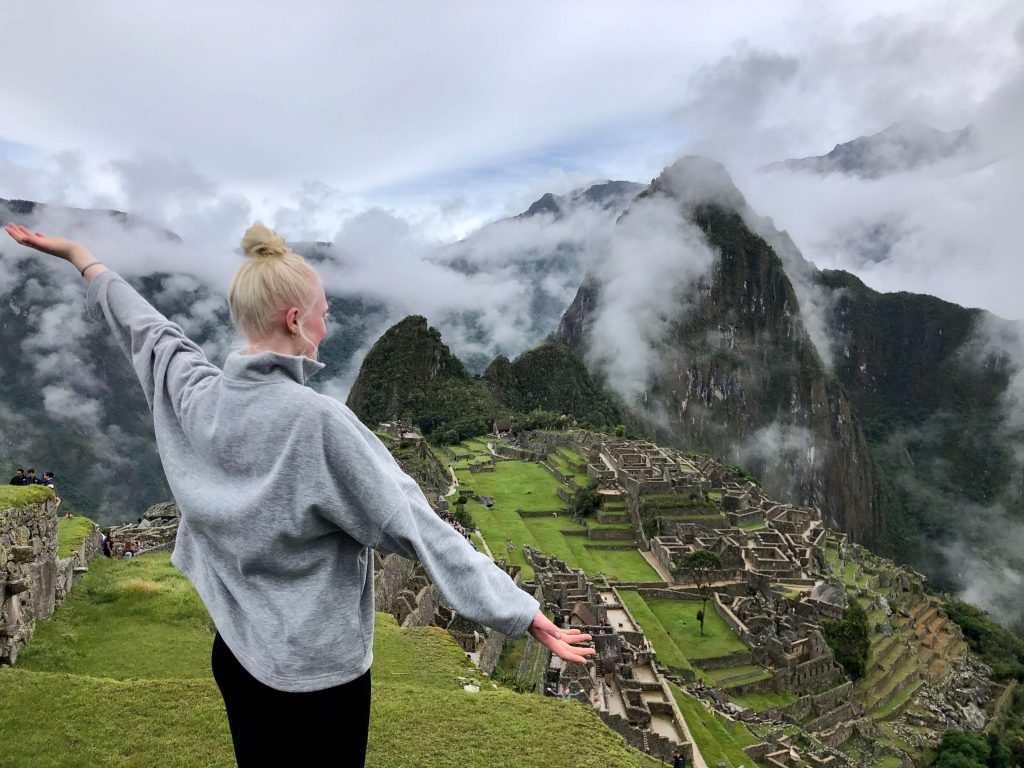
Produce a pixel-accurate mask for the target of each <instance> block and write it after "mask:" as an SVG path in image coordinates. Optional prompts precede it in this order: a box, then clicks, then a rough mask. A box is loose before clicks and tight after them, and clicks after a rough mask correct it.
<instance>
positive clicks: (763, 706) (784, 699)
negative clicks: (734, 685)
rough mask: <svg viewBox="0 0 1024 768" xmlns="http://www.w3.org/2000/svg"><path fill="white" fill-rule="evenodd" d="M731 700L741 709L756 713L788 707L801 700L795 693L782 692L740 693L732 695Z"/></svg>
mask: <svg viewBox="0 0 1024 768" xmlns="http://www.w3.org/2000/svg"><path fill="white" fill-rule="evenodd" d="M729 698H730V699H731V700H732V701H734V702H735V703H737V704H739V705H740V706H741V707H748V708H750V709H752V710H754V711H755V712H764V711H765V710H767V709H775V708H776V707H788V706H789V705H790V704H795V703H796V702H797V700H798V699H799V698H800V697H799V696H797V695H796V694H795V693H790V692H789V691H781V692H778V693H738V694H730V695H729Z"/></svg>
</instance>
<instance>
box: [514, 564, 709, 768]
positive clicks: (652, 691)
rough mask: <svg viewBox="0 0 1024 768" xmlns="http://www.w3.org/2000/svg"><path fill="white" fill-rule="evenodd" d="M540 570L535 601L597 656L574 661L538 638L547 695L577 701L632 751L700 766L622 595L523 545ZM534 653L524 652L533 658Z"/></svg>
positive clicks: (537, 650)
mask: <svg viewBox="0 0 1024 768" xmlns="http://www.w3.org/2000/svg"><path fill="white" fill-rule="evenodd" d="M523 553H524V555H525V557H526V559H527V562H528V563H529V564H530V565H531V567H532V568H533V569H534V584H535V596H536V597H537V599H538V600H539V601H540V603H541V605H542V606H544V608H545V609H547V610H549V611H551V612H553V614H554V616H555V623H557V624H559V625H560V626H563V627H566V628H576V629H579V630H580V631H582V632H585V633H589V634H591V635H593V637H594V648H595V649H596V650H597V654H596V656H595V657H594V663H593V664H592V665H589V666H584V665H581V664H570V663H566V662H564V661H562V659H560V658H558V657H557V656H554V655H552V654H551V653H550V652H548V651H547V650H546V649H544V648H543V646H541V645H540V644H539V643H536V641H534V640H533V639H532V638H530V639H529V641H528V644H532V645H533V646H534V647H533V649H532V652H533V654H538V653H539V654H540V655H541V656H542V657H543V658H544V659H546V665H545V670H544V675H543V682H542V687H543V691H542V692H543V693H545V694H547V695H551V696H560V697H562V698H572V699H576V700H578V701H580V702H582V703H584V704H588V705H589V706H591V707H593V709H594V711H595V712H596V713H597V714H598V716H599V717H600V718H601V719H602V720H603V721H604V722H605V723H606V724H607V725H608V726H609V727H610V728H611V729H612V730H614V731H615V732H616V733H618V734H620V735H621V736H623V737H624V738H625V739H626V741H627V742H629V743H630V744H631V745H632V746H634V747H636V748H637V749H640V750H642V751H644V752H646V753H648V754H650V755H653V756H654V757H656V758H658V759H660V760H669V759H671V756H672V751H673V750H675V749H678V750H679V751H680V752H681V753H682V754H683V755H685V757H686V760H687V764H689V765H692V764H693V744H692V742H691V741H690V738H689V731H688V730H687V728H686V722H685V720H684V719H683V715H682V713H681V712H680V710H679V706H678V704H677V703H676V701H675V698H674V697H673V695H672V692H671V690H670V688H669V686H668V681H667V680H666V678H665V676H664V674H663V673H662V670H661V668H660V667H659V666H658V664H657V660H656V657H655V655H654V651H653V650H652V649H651V648H650V645H649V644H648V643H647V642H646V639H645V638H644V634H643V631H642V630H641V629H640V628H639V626H638V625H637V624H636V623H635V622H634V621H633V618H632V616H631V615H630V613H629V611H628V609H627V608H626V607H625V606H624V605H623V604H622V602H621V600H620V599H619V595H618V592H617V591H616V590H615V589H614V588H612V587H609V586H607V585H603V586H602V585H598V584H596V583H595V582H593V581H591V580H590V579H588V578H587V577H586V576H585V575H584V574H583V572H582V571H576V570H573V569H571V568H569V567H568V566H567V565H566V564H565V563H563V562H562V561H561V560H559V559H558V558H556V557H545V556H544V555H541V554H540V553H539V552H537V551H536V550H534V549H533V548H531V547H524V548H523ZM530 655H531V654H530V652H529V649H528V652H527V653H526V654H524V656H525V657H527V658H528V657H529V656H530Z"/></svg>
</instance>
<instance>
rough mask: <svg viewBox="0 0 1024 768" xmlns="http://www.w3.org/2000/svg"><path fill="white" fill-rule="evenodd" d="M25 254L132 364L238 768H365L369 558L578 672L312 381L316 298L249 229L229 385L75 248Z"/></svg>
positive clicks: (516, 596)
mask: <svg viewBox="0 0 1024 768" xmlns="http://www.w3.org/2000/svg"><path fill="white" fill-rule="evenodd" d="M7 232H8V233H9V234H10V235H11V237H13V238H14V239H15V240H16V241H17V242H19V243H21V244H22V245H25V246H28V247H30V248H35V249H36V250H39V251H42V252H43V253H48V254H51V255H53V256H57V257H59V258H62V259H64V260H66V261H69V262H70V263H71V264H72V265H74V267H75V268H76V269H78V270H79V272H80V273H81V274H82V275H83V277H84V278H85V279H86V280H87V281H88V283H89V288H88V294H87V302H86V303H87V307H88V311H89V313H90V315H91V316H92V317H93V318H95V319H100V318H104V319H105V320H106V321H107V323H108V325H109V326H110V330H111V332H112V333H113V335H114V338H115V339H116V341H117V343H118V344H119V345H120V347H121V349H122V350H123V351H124V352H125V354H126V355H127V356H128V358H129V360H130V361H131V363H132V366H133V367H134V369H135V372H136V374H137V375H138V378H139V381H140V383H141V384H142V388H143V391H144V393H145V395H146V399H147V401H148V402H149V405H150V408H151V409H152V412H153V420H154V428H155V433H156V440H157V448H158V449H159V452H160V459H161V462H162V463H163V467H164V472H165V474H166V476H167V482H168V484H169V485H170V487H171V491H172V492H173V494H174V497H175V500H176V501H177V503H178V506H179V508H180V509H181V522H180V525H179V527H178V534H177V540H176V542H175V548H174V554H173V556H172V558H171V560H172V562H173V563H174V565H175V566H176V567H177V568H179V569H180V570H181V571H182V572H183V573H184V574H185V575H186V576H187V577H188V578H189V580H190V581H191V582H192V583H193V584H194V585H195V587H196V590H197V591H198V592H199V595H200V597H202V599H203V602H204V603H205V604H206V607H207V609H208V610H209V611H210V615H211V617H212V618H213V620H214V623H215V624H216V627H217V635H216V637H215V638H214V645H213V651H212V657H211V665H212V667H213V674H214V677H215V679H216V681H217V685H218V687H219V688H220V691H221V694H222V695H223V697H224V704H225V707H226V709H227V715H228V723H229V725H230V728H231V736H232V740H233V742H234V748H235V756H236V758H237V760H238V763H239V765H243V766H244V765H261V764H264V763H266V762H268V759H269V757H270V756H271V755H278V754H281V755H286V756H287V758H288V760H289V763H295V764H299V761H300V760H301V761H303V762H305V760H304V758H306V759H309V760H313V759H314V758H316V759H317V761H318V762H322V755H323V753H324V752H323V750H324V740H325V739H328V738H329V739H330V743H331V746H332V748H333V749H335V750H336V749H337V748H339V747H340V748H341V749H342V750H343V752H344V757H343V759H342V760H341V761H340V763H341V764H343V765H358V766H361V765H363V759H364V755H365V751H366V735H367V727H368V723H369V707H370V671H369V670H370V663H371V661H372V645H373V553H372V551H371V550H372V549H383V550H388V551H391V552H398V553H399V554H402V555H404V556H407V557H415V558H417V559H419V560H420V561H421V562H422V563H423V566H424V567H425V568H426V570H427V573H428V574H429V575H430V577H431V579H432V580H433V582H434V584H436V585H437V587H438V589H439V590H440V591H441V594H442V595H444V597H445V599H446V600H447V601H448V602H449V603H450V604H451V605H452V607H453V608H454V609H455V610H456V611H458V612H459V613H461V614H462V615H464V616H466V617H467V618H469V619H472V620H474V621H477V622H480V623H481V624H485V625H487V626H489V627H493V628H495V629H498V630H499V631H501V632H503V633H505V634H507V635H510V636H513V637H514V636H519V635H522V634H523V633H524V632H527V631H529V633H530V634H531V635H532V636H533V637H534V638H536V639H537V640H538V641H539V642H541V643H543V644H544V645H545V646H547V647H548V648H549V649H551V651H552V652H554V653H556V654H557V655H558V656H560V657H561V658H563V659H566V660H568V661H575V662H581V663H583V662H586V657H587V656H589V655H592V654H593V653H594V651H593V649H592V648H575V647H573V644H577V643H585V642H587V641H589V640H590V636H589V635H585V634H580V633H579V631H578V630H562V629H559V628H557V627H555V625H554V624H552V623H551V622H550V621H548V619H547V618H546V617H545V616H544V614H543V613H541V611H540V610H539V606H538V604H537V601H536V600H534V598H533V597H532V596H530V595H529V594H527V593H526V592H524V591H522V590H520V589H519V588H518V587H516V586H515V584H514V583H513V582H512V580H511V579H510V578H509V577H508V576H507V575H506V574H505V573H504V571H502V570H501V569H500V568H498V567H497V566H495V565H494V564H493V563H492V562H491V561H490V560H489V559H488V558H487V557H486V556H484V555H482V554H480V553H478V552H476V551H475V550H474V548H473V547H472V546H471V545H470V544H469V543H467V542H466V541H465V540H464V539H463V538H462V537H461V536H460V535H459V534H458V533H457V532H456V531H455V530H454V529H453V528H452V527H451V526H449V525H447V524H446V523H445V522H444V521H443V520H441V518H440V517H438V516H437V515H436V514H435V513H434V512H433V510H432V509H431V508H430V506H429V504H428V503H427V500H426V498H425V497H424V496H423V493H422V492H421V491H420V489H419V486H417V485H416V482H415V481H414V480H412V478H410V477H409V476H408V475H406V474H405V473H404V472H402V470H401V469H400V468H399V467H398V465H397V464H396V463H395V460H394V458H393V457H392V456H391V454H390V453H389V452H388V450H387V449H386V448H385V447H384V445H383V444H382V443H381V442H380V440H378V439H377V437H376V436H375V435H374V434H373V433H372V432H371V431H370V430H368V429H367V428H366V427H365V426H363V424H361V423H360V422H359V420H358V419H357V418H356V417H355V415H354V414H353V413H352V412H351V411H350V410H349V409H348V408H347V407H345V405H344V404H342V403H341V402H339V401H337V400H334V399H332V398H329V397H326V396H324V395H320V394H317V393H316V392H314V391H313V390H312V389H310V388H309V387H306V386H305V383H306V380H307V379H308V378H309V377H310V376H312V375H313V374H315V373H316V372H317V371H319V370H320V369H321V368H323V365H322V364H321V363H319V362H317V348H318V345H319V343H320V341H321V340H322V339H323V337H324V335H325V334H326V332H327V329H326V325H325V319H326V315H327V298H326V295H325V294H324V288H323V284H322V283H321V281H320V278H319V276H318V275H317V274H316V272H315V271H314V269H313V268H312V267H311V266H310V265H309V264H308V263H306V261H305V260H304V259H303V258H302V257H301V256H299V255H298V254H295V253H294V252H292V251H290V250H289V249H288V248H287V246H286V245H285V242H284V240H282V239H281V238H280V237H278V236H277V235H276V234H274V233H273V232H271V231H270V230H269V229H267V228H266V227H264V226H263V225H262V224H259V223H257V224H255V225H253V226H252V227H250V228H249V230H248V231H247V232H246V233H245V237H244V238H243V239H242V250H243V252H244V254H245V256H246V257H247V258H246V261H245V262H244V263H243V264H242V266H241V267H240V268H239V269H238V272H237V273H236V274H235V277H234V280H233V282H232V284H231V290H230V292H229V295H228V304H229V307H230V310H231V317H232V320H233V322H234V323H235V325H236V327H237V329H238V331H239V333H240V334H241V336H242V337H244V339H245V342H246V348H245V350H244V351H241V352H238V351H236V352H232V353H231V354H229V355H228V357H227V360H226V361H225V364H224V369H223V370H221V369H219V368H217V367H216V366H215V365H213V364H212V363H210V362H209V361H208V360H207V359H206V357H205V355H204V354H203V351H202V350H201V349H200V347H199V346H198V345H197V344H196V343H195V342H193V341H192V340H191V339H189V338H187V337H186V336H185V334H184V332H183V331H182V329H181V328H180V327H179V326H178V325H176V324H175V323H172V322H170V321H168V320H167V319H166V318H165V317H163V316H162V315H161V314H160V313H159V312H157V311H156V310H155V309H154V308H153V307H152V306H151V305H150V304H149V303H148V302H147V301H146V300H145V299H143V298H142V297H141V296H140V295H139V294H138V293H137V292H136V291H135V290H134V289H133V288H132V287H131V286H130V285H129V284H128V283H127V282H126V281H125V280H124V279H122V278H121V277H120V276H118V275H117V274H116V273H114V272H112V271H110V270H108V269H107V267H106V266H104V265H103V264H102V263H100V262H99V261H97V260H96V259H95V258H94V257H93V256H92V254H91V253H89V251H88V250H87V249H86V248H85V247H84V246H82V245H80V244H79V243H75V242H71V241H69V240H67V239H65V238H61V237H46V236H45V235H43V234H42V233H41V232H31V231H29V230H28V229H26V228H25V227H21V226H18V225H15V224H9V225H8V226H7Z"/></svg>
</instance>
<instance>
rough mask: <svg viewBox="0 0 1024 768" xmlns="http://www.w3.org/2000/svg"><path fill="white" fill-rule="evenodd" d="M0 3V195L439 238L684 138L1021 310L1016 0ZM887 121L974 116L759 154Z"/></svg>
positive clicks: (205, 219)
mask: <svg viewBox="0 0 1024 768" xmlns="http://www.w3.org/2000/svg"><path fill="white" fill-rule="evenodd" d="M0 8H2V9H3V17H4V22H5V23H4V24H2V25H0V50H2V51H3V73H4V74H3V77H2V78H0V97H2V100H3V105H4V106H3V108H2V110H0V196H2V197H22V198H29V199H35V200H42V201H49V202H64V203H70V204H75V205H81V206H94V205H102V206H113V207H118V208H122V209H127V210H131V211H134V212H137V213H140V214H142V215H145V216H149V217H150V218H153V219H155V220H157V221H160V222H161V223H164V224H166V225H169V226H173V227H175V228H176V230H177V231H179V232H181V233H182V234H183V235H184V236H186V237H191V238H196V239H202V240H204V241H205V242H207V243H209V244H212V245H217V246H221V245H227V244H234V243H237V241H238V239H239V237H240V234H241V232H242V230H243V229H244V227H245V225H246V224H247V223H249V222H250V221H251V220H252V219H253V218H255V217H256V216H260V217H263V218H264V219H265V220H267V221H268V223H271V224H272V225H273V226H276V227H277V228H278V229H280V230H281V231H282V234H284V235H285V236H286V237H288V238H294V239H312V238H317V239H333V238H334V237H335V236H336V234H337V233H338V232H339V231H340V230H342V228H343V227H344V223H345V221H346V220H348V219H350V218H351V217H352V216H353V215H355V214H357V213H359V212H360V211H364V210H366V209H367V208H371V207H374V206H380V207H383V208H385V209H388V210H389V211H391V212H392V213H393V214H394V215H395V216H397V217H398V218H401V219H404V220H406V221H407V222H408V223H409V224H410V226H412V227H413V228H414V229H415V230H416V231H417V232H418V233H419V235H418V236H419V237H421V238H422V239H423V240H426V241H433V240H450V239H452V238H455V237H459V236H462V235H464V234H466V233H468V232H470V231H472V230H473V229H475V228H476V227H478V226H479V225H480V224H482V223H484V222H486V221H489V220H493V219H494V218H497V217H500V216H504V215H508V214H509V213H515V212H518V211H520V210H522V209H524V208H525V207H526V205H528V204H529V202H530V201H531V200H532V199H535V198H536V197H538V196H539V195H540V194H541V193H542V192H544V191H554V192H564V191H567V190H568V189H571V188H573V187H575V186H579V185H580V184H583V183H585V182H587V181H590V180H594V179H598V178H625V179H632V180H637V181H644V182H646V181H649V180H650V179H651V178H652V177H653V176H655V175H657V174H658V173H659V172H660V170H661V168H663V167H664V166H666V165H668V164H669V163H670V162H672V160H674V159H675V158H676V157H678V156H680V155H682V154H684V153H693V152H699V153H702V154H707V155H710V156H712V157H715V158H716V159H718V160H721V161H722V162H723V163H725V165H726V166H727V168H728V169H729V171H730V172H731V173H732V174H733V177H734V178H735V179H736V181H737V184H738V185H739V186H740V188H741V189H742V190H743V192H744V193H745V194H746V195H747V196H748V198H749V199H750V202H751V203H752V205H753V206H754V208H755V209H756V210H757V211H758V212H759V213H762V214H765V215H769V216H772V217H773V218H774V219H775V223H776V225H777V226H778V227H779V228H782V229H788V230H789V231H790V232H791V234H793V236H794V239H795V240H796V242H797V244H798V245H799V246H800V247H801V249H802V250H803V251H804V253H805V255H806V256H807V257H808V258H810V259H812V260H813V261H815V262H816V263H818V264H819V265H821V266H838V267H845V268H850V269H853V270H854V271H856V272H858V274H860V275H861V276H862V277H864V278H865V279H866V280H867V281H868V282H869V284H871V285H873V286H875V287H878V288H880V289H884V290H896V289H903V290H917V291H926V292H931V293H935V294H937V295H940V296H943V297H944V298H949V299H952V300H955V301H959V302H961V303H966V304H972V305H976V306H985V307H987V308H989V309H992V310H994V311H996V312H998V313H1000V314H1002V315H1005V316H1011V317H1020V316H1024V311H1015V307H1016V305H1017V300H1016V293H1017V288H1016V286H1019V285H1020V284H1021V283H1022V282H1024V267H1021V266H1018V265H1017V262H1018V261H1021V260H1020V259H1019V247H1018V246H1017V245H1016V244H1015V242H1014V241H1019V240H1020V238H1019V236H1017V237H1013V236H1012V228H1011V227H1010V226H1009V224H1010V223H1012V224H1013V225H1014V226H1016V225H1017V222H1019V221H1020V214H1022V213H1024V210H1022V203H1021V201H1022V200H1024V185H1022V182H1021V176H1022V174H1020V173H1019V172H1018V171H1019V170H1020V167H1021V166H1020V154H1021V148H1022V147H1021V142H1022V137H1024V119H1022V116H1024V106H1022V102H1024V78H1022V75H1021V66H1022V62H1024V22H1022V18H1024V2H1021V0H1017V2H1004V3H1003V2H986V3H974V4H965V3H961V2H910V1H902V0H885V2H875V1H873V0H858V1H857V2H843V3H837V2H772V3H751V2H747V1H743V2H718V3H715V4H713V5H712V4H708V3H698V2H689V3H684V2H631V3H611V2H594V1H593V0H588V1H586V2H555V3H551V2H544V3H540V2H517V3H514V4H505V3H471V2H431V3H422V2H408V3H393V2H374V3H359V4H356V3H345V4H342V3H337V2H328V1H327V0H323V1H321V2H303V1H302V0H299V1H297V2H292V3H289V4H287V5H286V4H283V3H280V2H259V1H254V0H246V2H226V1H219V2H216V3H211V2H202V3H198V2H191V1H190V0H179V1H178V2H175V3H161V4H159V5H158V4H157V3H155V2H145V3H138V2H126V1H125V2H115V1H114V0H93V1H92V2H89V3H68V2H56V1H54V0H0ZM907 119H916V120H922V121H924V122H926V123H928V124H929V125H933V126H935V127H937V128H941V129H955V128H961V127H963V126H965V125H968V124H971V125H979V124H981V125H983V126H984V127H986V128H985V134H984V135H985V137H986V148H987V149H988V151H989V154H988V155H987V156H986V157H987V160H986V162H985V163H984V166H983V167H980V168H979V167H978V166H977V165H975V166H972V167H970V168H959V167H958V168H941V169H939V170H937V171H936V170H932V171H929V172H927V173H925V174H902V175H900V177H899V178H896V179H889V180H882V181H879V182H863V181H855V180H849V179H845V178H844V179H835V178H831V177H830V178H829V179H825V180H820V179H811V178H806V177H800V178H796V177H791V176H788V175H787V176H784V177H780V176H779V175H778V174H767V175H766V174H761V173H758V172H757V170H756V169H757V168H759V167H760V166H762V165H763V164H765V163H768V162H771V161H773V160H777V159H781V158H785V157H793V156H805V155H813V154H822V153H824V152H827V151H828V150H829V149H831V148H832V146H834V145H835V144H836V143H838V142H843V141H847V140H849V139H852V138H855V137H857V136H860V135H865V134H870V133H874V132H877V131H879V130H881V129H882V128H885V127H886V126H887V125H889V124H890V123H892V122H894V121H897V120H907ZM929 174H930V175H929ZM886 216H888V217H889V219H888V220H886V221H885V222H883V223H886V224H888V225H890V226H891V227H892V228H893V230H894V231H896V232H897V233H898V234H899V235H900V237H899V240H900V244H901V245H900V247H898V248H896V249H895V250H894V252H893V253H892V254H891V258H889V259H887V260H885V261H883V262H882V263H876V262H865V261H864V260H863V259H862V258H860V257H859V256H858V255H857V253H858V252H857V249H856V248H854V247H852V245H851V243H855V242H856V241H857V240H858V238H859V236H860V235H859V234H858V233H859V232H860V230H861V229H863V228H865V227H867V228H870V227H872V226H873V225H874V224H875V223H877V220H878V219H879V218H880V217H881V218H883V219H884V218H885V217H886ZM893 217H895V218H893ZM1011 287H1012V290H1011Z"/></svg>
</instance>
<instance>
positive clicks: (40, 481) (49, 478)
mask: <svg viewBox="0 0 1024 768" xmlns="http://www.w3.org/2000/svg"><path fill="white" fill-rule="evenodd" d="M9 485H45V486H48V487H49V488H53V472H43V474H42V477H40V476H39V475H37V474H36V471H35V470H34V469H32V468H29V470H28V474H25V470H24V469H22V468H21V467H18V469H17V471H16V472H15V473H14V477H12V478H11V482H10V483H9Z"/></svg>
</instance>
